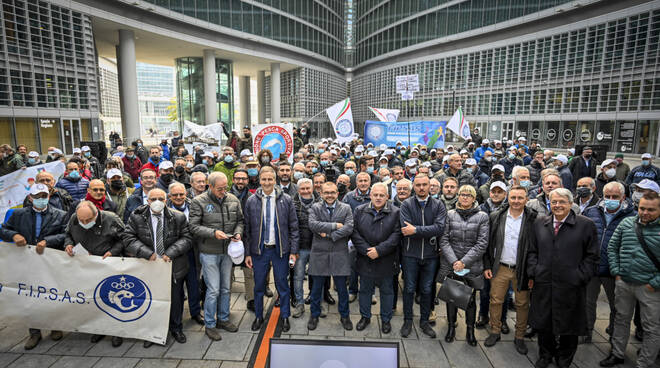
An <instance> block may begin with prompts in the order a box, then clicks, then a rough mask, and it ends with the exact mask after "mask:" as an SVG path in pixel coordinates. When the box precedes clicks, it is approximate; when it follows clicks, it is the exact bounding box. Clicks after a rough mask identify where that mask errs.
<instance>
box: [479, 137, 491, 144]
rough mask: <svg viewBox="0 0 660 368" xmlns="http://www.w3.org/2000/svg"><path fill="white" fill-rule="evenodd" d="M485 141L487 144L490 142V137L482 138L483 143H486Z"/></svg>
mask: <svg viewBox="0 0 660 368" xmlns="http://www.w3.org/2000/svg"><path fill="white" fill-rule="evenodd" d="M484 143H486V144H488V143H490V141H489V140H488V138H485V139H482V140H481V144H484Z"/></svg>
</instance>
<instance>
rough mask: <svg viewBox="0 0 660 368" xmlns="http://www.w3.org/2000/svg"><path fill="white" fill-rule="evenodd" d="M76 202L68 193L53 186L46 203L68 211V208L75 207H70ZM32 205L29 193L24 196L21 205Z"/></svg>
mask: <svg viewBox="0 0 660 368" xmlns="http://www.w3.org/2000/svg"><path fill="white" fill-rule="evenodd" d="M75 203H77V202H76V201H74V200H73V198H71V196H70V195H69V193H68V192H67V191H66V190H64V189H62V188H53V190H52V191H51V194H50V198H49V199H48V205H49V206H52V207H55V208H57V209H59V210H62V211H64V212H69V210H72V211H73V210H75V208H73V209H72V207H73V205H74V204H75ZM31 206H32V199H31V198H30V195H29V194H28V195H27V196H25V199H24V200H23V207H31Z"/></svg>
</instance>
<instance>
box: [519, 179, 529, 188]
mask: <svg viewBox="0 0 660 368" xmlns="http://www.w3.org/2000/svg"><path fill="white" fill-rule="evenodd" d="M530 185H532V182H531V181H529V180H521V181H520V186H521V187H523V188H528V187H529V186H530Z"/></svg>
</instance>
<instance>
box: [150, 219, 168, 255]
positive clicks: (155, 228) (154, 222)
mask: <svg viewBox="0 0 660 368" xmlns="http://www.w3.org/2000/svg"><path fill="white" fill-rule="evenodd" d="M149 213H150V214H151V228H152V229H153V233H152V234H151V237H152V238H153V242H154V244H153V246H154V253H155V254H156V257H158V258H161V257H160V256H158V251H157V250H156V243H157V241H156V231H158V219H159V218H160V220H161V226H162V229H163V230H165V216H163V213H162V212H161V213H160V214H154V213H153V212H151V210H149ZM164 247H165V234H164V231H163V248H164Z"/></svg>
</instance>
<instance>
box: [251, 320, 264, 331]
mask: <svg viewBox="0 0 660 368" xmlns="http://www.w3.org/2000/svg"><path fill="white" fill-rule="evenodd" d="M263 324H264V319H263V318H255V319H254V322H252V331H259V330H261V326H263Z"/></svg>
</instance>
